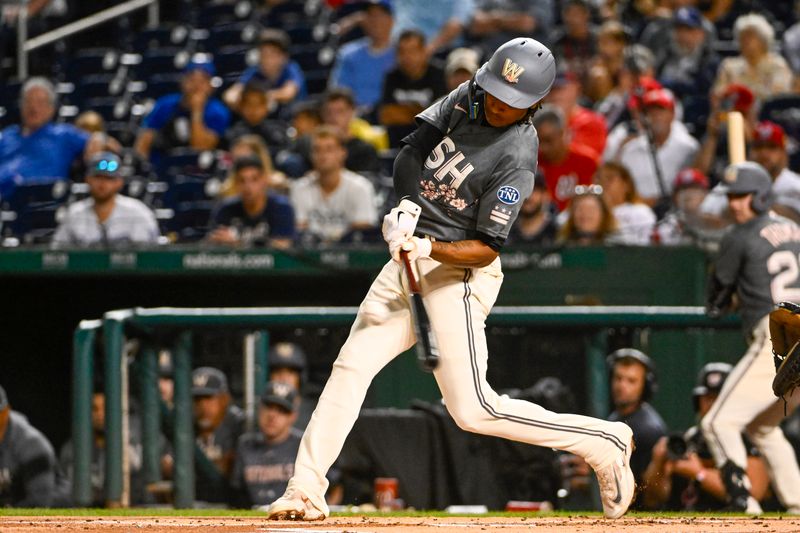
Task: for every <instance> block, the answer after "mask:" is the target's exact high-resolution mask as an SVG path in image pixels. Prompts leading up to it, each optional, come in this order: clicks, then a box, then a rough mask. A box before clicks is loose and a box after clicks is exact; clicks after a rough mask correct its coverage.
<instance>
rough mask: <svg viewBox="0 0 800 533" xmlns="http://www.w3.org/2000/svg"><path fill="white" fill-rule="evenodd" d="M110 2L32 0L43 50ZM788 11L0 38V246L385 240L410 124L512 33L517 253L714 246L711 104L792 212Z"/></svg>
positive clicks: (297, 16)
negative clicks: (554, 69) (526, 146)
mask: <svg viewBox="0 0 800 533" xmlns="http://www.w3.org/2000/svg"><path fill="white" fill-rule="evenodd" d="M116 3H118V2H113V1H111V0H105V1H101V2H93V3H92V4H91V6H89V5H86V4H85V3H79V2H69V1H68V0H39V1H35V2H30V4H29V6H28V10H29V16H28V25H27V26H28V30H29V33H30V34H31V35H36V34H37V33H41V32H43V31H45V30H47V29H50V28H53V27H57V26H59V25H61V24H63V23H64V22H67V21H69V20H72V19H78V18H79V17H82V16H85V15H88V14H91V13H93V12H95V11H96V10H98V9H100V8H104V7H110V6H112V5H114V4H116ZM798 5H800V3H798V2H767V1H760V0H660V1H659V0H643V1H632V2H623V1H611V0H536V1H530V2H528V1H522V0H517V1H515V0H467V1H458V2H457V1H455V0H453V1H450V0H447V1H440V2H434V3H431V2H422V1H417V0H402V1H399V0H396V1H394V2H393V1H391V0H380V1H378V0H375V1H368V2H367V1H361V0H359V1H342V0H329V1H327V2H325V1H321V0H263V1H256V0H236V1H225V0H214V1H203V0H179V1H173V2H161V5H160V10H161V11H160V12H161V20H160V23H159V25H158V26H156V27H153V26H151V25H148V24H147V23H146V18H145V16H144V14H143V13H139V12H135V13H132V14H129V15H126V16H123V17H119V18H117V19H114V20H112V21H110V22H107V23H105V24H102V25H99V26H96V27H92V28H91V29H89V30H87V31H85V32H81V33H78V34H75V35H72V36H70V37H67V38H64V39H61V40H59V41H56V42H55V43H54V44H52V45H49V46H46V47H42V48H39V49H36V50H34V51H33V52H31V54H30V56H29V61H28V62H27V63H29V67H30V72H31V74H32V76H29V77H28V78H27V79H18V76H17V74H18V72H19V65H18V64H17V59H16V58H17V54H16V50H15V48H16V44H15V43H16V34H17V32H18V31H19V27H18V26H19V25H18V22H19V13H18V12H19V9H18V6H16V5H15V3H14V2H12V3H10V4H9V3H4V4H3V8H2V9H3V17H2V25H0V50H2V62H1V63H0V79H2V86H1V87H0V125H1V126H3V129H2V133H0V224H2V226H0V235H2V244H3V245H4V246H6V247H13V246H20V245H27V244H44V245H50V246H54V247H61V248H65V247H84V246H123V245H131V244H135V245H140V246H146V245H164V244H168V243H203V244H209V245H218V246H245V247H247V246H272V247H279V248H284V249H286V248H291V247H314V246H320V245H323V246H324V245H330V244H335V243H362V242H366V243H370V242H379V241H380V237H379V232H378V231H377V226H378V223H379V220H380V218H381V216H382V215H383V214H384V213H385V212H386V211H387V210H388V209H389V208H390V207H391V206H393V205H394V204H395V202H396V199H395V198H394V196H393V192H392V188H391V172H392V164H393V158H394V155H395V153H396V149H397V148H398V146H399V145H400V143H401V140H402V138H403V137H404V136H405V135H406V134H407V133H409V132H410V131H411V130H412V129H413V127H414V117H415V115H416V114H417V113H418V112H419V111H421V110H422V109H424V108H425V107H427V106H428V105H430V104H431V103H433V102H434V101H435V100H437V99H438V98H440V97H441V96H443V95H444V94H446V93H447V92H448V91H450V90H452V89H453V88H455V87H456V86H458V85H459V84H460V83H464V82H465V81H468V80H469V79H470V78H471V77H472V75H473V74H474V72H475V70H476V69H477V68H478V67H479V66H480V64H481V63H482V61H484V60H485V59H486V58H488V56H489V54H491V52H492V51H493V50H494V49H495V48H496V47H497V46H498V45H499V44H500V43H502V42H504V41H506V40H507V39H509V38H511V37H513V36H515V35H524V36H533V37H535V38H536V39H538V40H540V41H542V42H543V43H545V44H546V45H547V46H549V47H550V48H551V49H552V50H553V52H554V54H555V56H556V61H557V65H558V76H557V79H556V82H555V85H554V87H553V90H552V92H551V93H550V95H549V96H548V97H547V98H546V101H545V106H544V108H543V109H541V110H540V111H539V112H537V114H536V117H535V123H536V127H537V130H538V133H539V140H540V146H539V153H538V157H539V169H540V173H539V174H540V175H539V176H538V179H537V183H536V190H535V191H534V193H533V194H532V195H531V197H530V198H528V199H527V201H526V202H525V206H524V208H523V209H522V212H521V215H520V217H519V220H518V221H517V224H516V227H515V228H514V230H513V231H512V235H511V237H510V241H511V242H517V243H520V242H521V243H533V244H539V245H551V244H556V243H558V244H560V243H565V244H577V245H585V244H626V245H651V244H652V245H674V244H700V245H703V246H705V245H708V246H712V247H713V245H714V243H715V242H716V241H718V239H719V236H720V235H721V233H722V231H724V228H725V226H726V225H727V224H728V220H727V213H726V206H725V202H724V196H722V195H719V194H715V192H714V189H713V187H714V185H715V184H716V183H717V182H718V181H719V179H720V172H721V170H722V169H724V167H725V164H726V162H727V144H726V142H725V132H726V113H727V112H728V111H730V110H737V111H740V112H742V113H743V114H744V116H745V122H746V136H747V145H748V150H749V153H748V156H749V158H750V159H752V160H755V161H757V162H759V163H761V164H762V165H764V166H765V167H766V168H767V169H768V171H769V172H770V174H771V176H772V178H773V180H774V187H773V188H774V193H775V197H776V202H775V209H776V210H777V211H779V212H780V213H782V214H784V215H787V216H789V217H792V218H795V219H797V218H798V217H800V176H798V174H796V173H795V172H794V171H793V170H792V169H793V168H796V166H797V163H798V160H800V156H798V154H799V153H800V152H798V147H797V137H798V131H797V130H798V127H797V124H798V121H797V120H796V116H795V113H796V104H797V102H798V101H800V100H798V94H797V91H798V88H799V87H800V85H798V83H797V76H796V74H797V73H798V69H800V24H796V22H797V21H798V20H800V18H799V15H800V13H798V9H800V8H798Z"/></svg>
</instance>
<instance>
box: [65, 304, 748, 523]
mask: <svg viewBox="0 0 800 533" xmlns="http://www.w3.org/2000/svg"><path fill="white" fill-rule="evenodd" d="M356 312H357V308H355V307H271V308H263V307H253V308H169V307H166V308H152V309H143V308H136V309H125V310H118V311H110V312H108V313H106V314H105V316H104V317H103V320H102V321H88V320H87V321H83V322H81V324H80V325H79V327H78V328H77V329H76V331H75V337H74V339H75V340H74V352H73V357H74V364H73V368H74V376H73V429H72V431H73V439H74V442H75V466H76V469H75V478H74V479H73V494H74V497H75V501H76V503H77V504H78V505H82V506H88V505H89V504H90V503H91V485H90V479H89V471H88V469H87V468H86V465H88V464H89V462H90V460H91V447H90V439H89V437H88V436H89V435H90V433H91V416H90V408H91V391H92V389H91V383H92V368H93V365H94V340H95V335H97V334H102V336H103V347H104V352H105V353H104V361H105V363H104V367H105V368H104V370H105V391H106V403H105V408H106V465H105V466H106V485H105V497H106V505H107V506H111V507H117V506H127V503H128V495H127V494H126V493H127V491H126V490H125V477H126V476H125V474H124V465H125V452H124V450H125V449H126V448H127V447H126V446H124V443H126V440H125V439H124V437H123V435H124V433H123V431H124V426H125V425H126V421H125V409H124V396H125V395H124V394H123V392H124V389H123V381H124V380H125V379H126V373H125V370H126V369H125V367H126V364H125V360H126V358H125V352H124V350H125V340H126V338H127V337H128V336H131V337H141V338H142V339H143V345H142V348H141V350H140V357H141V359H142V364H143V368H144V371H143V372H140V373H139V374H140V380H141V382H140V386H139V388H140V392H141V394H142V400H141V405H142V419H143V421H144V422H145V424H147V425H146V427H144V428H143V429H144V431H143V442H142V445H143V455H144V462H143V472H144V477H145V481H146V482H147V483H151V482H155V481H158V480H159V479H160V473H159V464H158V452H157V438H156V437H157V435H158V427H159V422H158V420H159V416H160V414H159V407H158V404H159V400H158V392H157V385H156V372H157V363H156V351H155V348H156V347H155V346H154V345H152V342H151V341H148V340H146V339H147V338H153V337H159V336H160V335H157V333H158V332H161V333H164V332H171V334H172V335H170V337H171V341H170V343H171V345H172V346H171V347H172V354H173V365H174V380H175V381H174V382H175V386H174V411H173V415H174V416H173V417H172V420H173V426H172V432H173V434H174V439H173V440H174V442H173V447H174V455H175V471H174V475H173V485H174V504H175V506H176V507H184V508H186V507H191V506H192V505H193V503H194V465H195V461H196V459H203V458H204V456H202V454H198V456H197V457H196V456H195V450H194V437H193V425H192V408H191V390H190V389H191V369H192V357H191V351H192V331H193V330H198V329H201V330H202V329H205V328H209V327H219V328H225V327H228V328H237V329H245V330H250V331H254V332H258V336H259V338H258V340H257V341H256V344H255V345H254V346H253V347H252V348H251V349H248V350H245V354H246V355H247V354H249V355H250V361H249V362H247V361H246V362H245V368H247V369H249V370H248V372H251V373H252V376H251V378H252V379H250V380H249V381H250V383H251V387H254V389H255V390H254V391H253V392H252V393H251V398H253V397H255V395H257V394H260V392H261V391H260V388H261V387H263V385H264V383H266V376H267V374H268V368H267V356H266V353H267V350H268V346H269V329H270V328H272V327H275V326H286V325H290V326H309V325H311V326H320V325H325V326H347V325H349V324H351V323H352V322H353V319H354V318H355V316H356ZM487 324H488V325H490V326H492V325H517V326H520V325H524V326H539V327H548V328H549V327H554V326H558V327H566V328H570V329H571V331H579V330H582V331H583V334H584V335H585V339H586V341H587V344H586V357H587V374H588V375H587V381H588V383H587V386H588V389H589V393H588V396H589V399H590V402H591V404H593V405H602V404H604V403H605V401H606V399H607V397H608V389H607V386H608V384H607V380H608V369H607V368H606V366H605V356H606V353H607V350H606V348H607V346H606V335H607V331H606V328H609V327H615V326H626V327H635V328H646V329H692V328H710V329H719V328H738V327H740V323H739V320H738V318H737V317H734V316H728V317H725V318H724V319H721V320H712V319H710V318H708V317H707V316H706V315H705V311H704V309H703V308H702V307H672V306H593V307H586V306H513V307H504V306H498V307H495V308H494V310H493V311H492V314H491V315H490V316H489V318H488V320H487ZM251 404H252V400H251ZM592 414H593V415H595V416H602V415H603V413H600V412H595V413H592ZM200 466H201V467H202V464H201V465H200ZM79 467H80V468H79Z"/></svg>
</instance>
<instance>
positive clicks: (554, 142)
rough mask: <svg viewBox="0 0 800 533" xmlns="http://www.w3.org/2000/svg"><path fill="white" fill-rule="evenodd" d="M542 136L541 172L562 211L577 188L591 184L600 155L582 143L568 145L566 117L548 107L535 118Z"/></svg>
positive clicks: (540, 136)
mask: <svg viewBox="0 0 800 533" xmlns="http://www.w3.org/2000/svg"><path fill="white" fill-rule="evenodd" d="M533 123H534V125H535V126H536V132H537V133H538V134H539V169H540V170H541V171H542V174H544V179H545V182H546V183H547V190H548V191H550V196H551V197H552V198H553V202H554V203H555V204H556V207H558V210H559V211H562V210H563V209H564V208H565V207H566V206H567V204H569V201H570V199H571V198H572V196H573V195H574V194H575V186H576V185H589V184H590V183H592V178H593V177H594V173H595V171H596V170H597V154H595V153H594V152H593V151H592V149H591V148H589V147H587V146H584V145H582V144H579V143H576V142H572V143H569V141H568V138H567V131H566V125H565V120H564V115H563V114H562V112H561V110H560V109H558V108H557V107H552V106H547V107H545V108H543V109H541V110H539V111H538V112H537V113H536V115H535V116H534V118H533Z"/></svg>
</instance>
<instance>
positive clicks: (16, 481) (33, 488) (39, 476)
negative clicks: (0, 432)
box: [0, 411, 56, 507]
mask: <svg viewBox="0 0 800 533" xmlns="http://www.w3.org/2000/svg"><path fill="white" fill-rule="evenodd" d="M55 490H56V456H55V452H54V451H53V447H52V446H51V445H50V442H49V441H48V440H47V438H46V437H45V436H44V435H42V433H41V432H40V431H39V430H38V429H36V428H35V427H33V426H32V425H31V424H30V422H28V419H27V418H25V416H24V415H22V414H20V413H17V412H15V411H11V414H10V417H9V420H8V429H7V430H6V434H5V436H4V437H3V440H2V442H0V507H8V506H11V507H49V506H50V505H51V504H52V502H53V498H54V497H55Z"/></svg>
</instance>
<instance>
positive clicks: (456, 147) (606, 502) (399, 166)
mask: <svg viewBox="0 0 800 533" xmlns="http://www.w3.org/2000/svg"><path fill="white" fill-rule="evenodd" d="M555 73H556V67H555V61H554V59H553V55H552V54H551V52H550V50H548V49H547V48H546V47H544V46H543V45H542V44H541V43H539V42H537V41H535V40H533V39H526V38H517V39H513V40H511V41H509V42H507V43H506V44H504V45H503V46H501V47H500V48H499V49H498V50H497V51H496V52H495V53H494V54H493V55H492V57H491V59H489V61H488V62H487V63H485V64H484V65H483V66H482V67H481V68H480V70H479V71H478V72H477V73H476V75H475V78H474V79H473V80H471V81H469V82H465V83H463V84H462V85H460V86H459V87H458V88H456V89H455V90H454V91H453V92H451V93H450V94H449V95H447V96H446V97H445V98H444V99H442V100H440V101H439V102H437V103H435V104H433V105H432V106H431V107H429V108H428V109H426V110H424V111H423V112H422V113H420V114H419V115H418V116H417V124H418V127H417V129H416V130H415V132H414V133H412V134H411V135H409V136H408V137H407V138H406V139H404V143H405V146H404V147H403V148H402V149H401V150H400V153H399V154H398V156H397V159H396V160H395V168H394V183H395V189H396V191H397V193H398V196H408V197H409V198H410V200H413V202H416V204H414V203H413V202H411V201H409V200H408V199H406V200H404V201H402V202H401V203H400V205H399V206H398V207H396V208H394V209H393V210H392V211H391V212H390V213H389V215H387V216H386V218H385V219H384V225H383V231H384V238H385V239H386V241H387V243H388V244H389V250H390V252H391V255H392V259H393V260H391V261H389V262H388V263H387V264H386V266H384V268H383V270H382V271H381V273H380V274H379V276H378V278H377V279H376V280H375V281H374V282H373V284H372V287H371V288H370V290H369V292H368V293H367V296H366V297H365V299H364V301H363V303H362V304H361V307H360V308H359V312H358V316H357V317H356V321H355V323H354V324H353V327H352V329H351V332H350V336H349V337H348V339H347V341H346V342H345V344H344V346H343V347H342V349H341V351H340V353H339V357H338V358H337V360H336V362H335V363H334V365H333V371H332V373H331V377H330V378H329V380H328V382H327V384H326V385H325V390H324V391H323V392H322V395H321V396H320V399H319V403H318V404H317V408H316V410H315V411H314V414H313V415H312V417H311V421H310V423H309V425H308V428H307V429H306V432H305V434H304V436H303V440H302V442H301V443H300V449H299V451H298V456H297V462H296V463H295V471H294V476H293V477H292V479H291V480H290V481H289V485H288V487H287V490H286V492H285V493H284V495H283V496H282V497H281V498H279V499H278V500H277V501H275V502H274V503H273V504H272V505H271V506H270V509H269V515H270V517H271V518H274V519H284V520H286V519H294V520H299V519H302V520H319V519H322V518H325V516H327V515H328V506H327V505H326V503H325V499H324V494H325V490H326V488H327V481H326V479H325V473H326V472H327V470H328V469H329V468H330V467H331V465H332V464H333V462H334V460H335V459H336V457H337V456H338V455H339V452H340V450H341V448H342V445H343V444H344V440H345V438H346V437H347V434H348V433H349V432H350V429H351V428H352V427H353V423H354V422H355V420H356V418H357V417H358V413H359V409H360V406H361V403H362V402H363V401H364V396H365V394H366V392H367V388H368V387H369V385H370V382H371V381H372V379H373V377H374V376H375V374H377V373H378V372H379V371H380V369H381V368H383V367H384V366H385V365H386V364H387V363H388V362H389V361H391V360H392V359H394V357H396V356H397V355H398V354H399V353H402V352H404V351H405V350H407V349H409V348H410V347H411V346H413V345H414V343H415V342H416V338H415V335H414V329H413V325H412V319H411V310H410V307H409V286H408V280H407V278H406V276H405V274H404V270H403V266H401V264H400V263H399V256H400V252H401V250H404V251H406V252H407V253H408V259H409V260H410V261H411V263H412V264H415V266H416V270H417V271H418V275H417V278H418V279H420V284H421V287H422V292H421V293H422V297H423V301H424V303H425V307H426V308H427V312H428V315H429V318H430V322H431V326H432V329H433V331H434V333H435V335H436V338H437V341H438V344H439V352H440V359H439V364H438V366H437V368H436V369H435V370H434V377H435V378H436V382H437V384H438V385H439V389H440V390H441V392H442V396H443V397H444V400H445V404H446V405H447V409H448V411H449V412H450V414H451V415H452V416H453V419H454V420H455V422H456V423H457V424H458V425H459V426H460V427H461V428H463V429H465V430H467V431H472V432H475V433H482V434H488V435H495V436H500V437H505V438H508V439H511V440H516V441H520V442H526V443H529V444H535V445H539V446H545V447H549V448H558V449H562V450H567V451H570V452H572V453H574V454H576V455H580V456H582V457H584V459H585V460H586V461H587V463H589V465H591V466H592V467H593V468H594V469H595V472H596V473H597V477H598V480H599V483H600V488H601V491H600V492H601V497H602V500H603V508H604V511H605V513H606V516H608V517H612V518H616V517H619V516H621V515H622V514H624V513H625V511H626V510H627V509H628V505H629V504H630V501H631V499H632V497H633V492H634V481H633V474H632V472H631V469H630V467H629V464H628V463H629V459H630V454H631V451H632V432H631V430H630V428H629V427H628V426H627V425H625V424H623V423H620V422H607V421H604V420H598V419H594V418H589V417H585V416H578V415H570V414H559V413H553V412H551V411H547V410H546V409H544V408H543V407H541V406H539V405H536V404H533V403H530V402H526V401H522V400H514V399H510V398H508V397H507V396H500V395H498V394H497V393H496V392H495V391H494V390H492V388H491V387H490V386H489V384H488V383H487V382H486V367H487V361H488V353H487V348H486V338H485V334H484V324H485V320H486V317H487V316H488V315H489V313H490V312H491V309H492V306H493V305H494V302H495V299H496V298H497V294H498V292H499V290H500V285H501V284H502V279H503V273H502V270H501V268H500V259H499V252H500V249H501V248H502V246H503V244H504V242H505V239H506V237H507V235H508V231H509V229H510V228H511V226H512V224H513V222H514V219H515V218H516V217H517V213H518V212H519V209H520V206H521V205H522V201H523V199H525V198H527V197H528V196H529V195H530V193H531V190H532V189H533V182H534V173H535V171H536V165H537V162H536V155H537V151H538V140H537V137H536V129H535V128H534V127H533V125H532V124H531V121H530V118H531V116H532V114H533V113H534V112H535V111H536V109H537V108H538V105H539V102H540V101H541V100H542V98H544V97H545V95H546V94H547V93H548V92H549V90H550V87H551V86H552V84H553V80H554V79H555ZM417 222H418V224H417ZM532 356H533V354H532Z"/></svg>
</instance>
